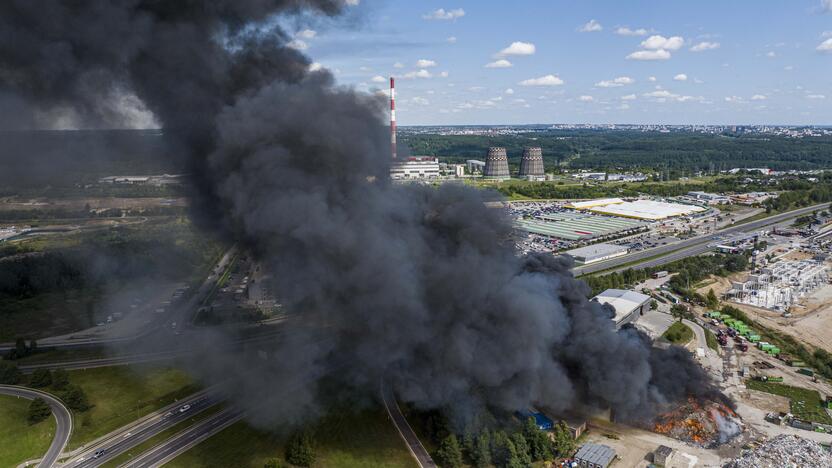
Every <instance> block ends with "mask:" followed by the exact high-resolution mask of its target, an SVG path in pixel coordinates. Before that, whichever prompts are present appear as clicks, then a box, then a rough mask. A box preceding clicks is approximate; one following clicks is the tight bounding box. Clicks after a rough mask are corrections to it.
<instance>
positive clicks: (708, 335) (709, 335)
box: [702, 327, 719, 351]
mask: <svg viewBox="0 0 832 468" xmlns="http://www.w3.org/2000/svg"><path fill="white" fill-rule="evenodd" d="M702 329H703V330H705V341H707V342H708V347H709V348H711V349H712V350H714V351H719V342H717V340H716V335H714V333H713V332H712V331H710V330H708V329H707V328H706V327H702Z"/></svg>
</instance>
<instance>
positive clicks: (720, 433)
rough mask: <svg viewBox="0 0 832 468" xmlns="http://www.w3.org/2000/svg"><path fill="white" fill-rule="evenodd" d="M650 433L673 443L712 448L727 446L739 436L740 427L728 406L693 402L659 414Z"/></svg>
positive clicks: (692, 400)
mask: <svg viewBox="0 0 832 468" xmlns="http://www.w3.org/2000/svg"><path fill="white" fill-rule="evenodd" d="M653 430H654V431H655V432H658V433H659V434H664V435H667V436H670V437H673V438H674V439H678V440H681V441H683V442H688V443H691V444H695V445H699V446H702V447H709V448H710V447H715V446H717V445H722V444H724V443H727V442H729V441H730V440H731V439H733V438H734V437H736V436H737V435H739V434H740V433H741V432H742V423H741V421H740V419H739V417H738V416H737V414H736V413H734V411H733V410H731V408H729V407H728V406H726V405H724V404H722V403H717V402H707V403H705V404H702V403H701V402H697V401H695V400H694V399H689V400H688V402H687V403H686V404H684V405H682V406H680V407H678V408H677V409H675V410H673V411H670V412H667V413H662V414H660V415H659V416H658V417H657V418H656V422H655V425H654V426H653Z"/></svg>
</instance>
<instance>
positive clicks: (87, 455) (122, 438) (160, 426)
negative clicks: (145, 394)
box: [61, 391, 221, 468]
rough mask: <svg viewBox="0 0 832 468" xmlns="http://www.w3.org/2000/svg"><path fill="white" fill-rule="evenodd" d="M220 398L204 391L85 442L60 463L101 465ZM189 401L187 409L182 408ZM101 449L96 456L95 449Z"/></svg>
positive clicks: (75, 466)
mask: <svg viewBox="0 0 832 468" xmlns="http://www.w3.org/2000/svg"><path fill="white" fill-rule="evenodd" d="M220 401H221V398H219V397H218V396H216V395H215V394H213V393H211V392H209V391H204V392H199V393H196V394H194V395H191V396H189V397H187V398H183V399H182V400H180V401H178V402H176V403H174V404H172V405H169V406H167V407H165V408H163V409H161V410H159V411H156V412H154V413H152V414H150V415H148V416H145V417H144V418H142V419H140V420H139V421H138V422H134V423H131V424H128V425H127V426H124V427H122V428H120V429H118V430H116V431H113V432H111V433H110V434H107V435H106V436H104V437H102V438H100V439H99V440H98V441H96V442H93V443H90V444H88V446H86V447H85V448H84V449H83V450H82V451H81V452H80V453H76V454H75V455H74V456H73V457H72V458H71V459H70V460H68V461H66V462H65V463H64V464H63V465H61V466H62V467H67V468H81V467H94V466H100V465H102V464H104V463H106V462H107V461H109V460H112V459H113V458H116V457H118V456H119V455H121V454H122V453H124V452H126V451H128V450H130V449H132V448H133V447H136V446H137V445H139V444H141V443H143V442H145V441H147V440H148V439H150V438H152V437H154V436H156V435H157V434H159V433H161V432H163V431H166V430H167V429H169V428H171V427H173V426H175V425H176V424H178V423H180V422H182V421H185V420H187V419H189V418H191V417H192V416H194V415H196V414H199V413H200V412H202V411H205V410H207V409H208V408H210V407H212V406H214V405H216V404H218V403H219V402H220ZM186 405H188V408H187V409H184V408H185V406H186ZM99 452H101V455H99V456H98V457H97V458H96V457H95V454H96V453H99Z"/></svg>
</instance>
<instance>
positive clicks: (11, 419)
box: [0, 395, 55, 467]
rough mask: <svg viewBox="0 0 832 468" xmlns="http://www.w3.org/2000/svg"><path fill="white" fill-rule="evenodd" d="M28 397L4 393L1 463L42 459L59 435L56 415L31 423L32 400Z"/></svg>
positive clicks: (0, 410) (0, 423)
mask: <svg viewBox="0 0 832 468" xmlns="http://www.w3.org/2000/svg"><path fill="white" fill-rule="evenodd" d="M30 402H31V401H30V400H27V399H25V398H17V397H13V396H7V395H0V466H11V467H13V466H17V465H18V464H20V463H22V462H24V461H26V460H32V459H35V458H40V457H42V456H43V454H45V453H46V451H47V450H48V449H49V445H50V444H51V443H52V438H53V437H54V436H55V418H54V417H52V416H51V415H50V416H49V417H48V418H47V419H46V420H44V421H41V422H39V423H37V424H34V425H29V422H28V421H27V420H26V418H27V415H28V412H29V403H30Z"/></svg>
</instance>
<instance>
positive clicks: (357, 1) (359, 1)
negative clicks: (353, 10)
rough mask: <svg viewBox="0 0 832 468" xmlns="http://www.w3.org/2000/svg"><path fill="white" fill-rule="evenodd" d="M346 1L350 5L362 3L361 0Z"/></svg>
mask: <svg viewBox="0 0 832 468" xmlns="http://www.w3.org/2000/svg"><path fill="white" fill-rule="evenodd" d="M344 3H346V4H347V5H349V6H358V4H359V3H361V0H344Z"/></svg>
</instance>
